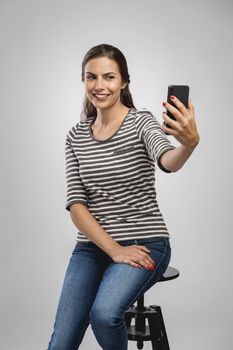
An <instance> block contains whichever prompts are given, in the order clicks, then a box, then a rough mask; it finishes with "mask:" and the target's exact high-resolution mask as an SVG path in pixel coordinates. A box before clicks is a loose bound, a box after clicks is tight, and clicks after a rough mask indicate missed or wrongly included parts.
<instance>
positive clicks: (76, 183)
mask: <svg viewBox="0 0 233 350" xmlns="http://www.w3.org/2000/svg"><path fill="white" fill-rule="evenodd" d="M65 160H66V183H67V200H66V206H65V209H66V210H68V211H70V205H71V204H74V203H82V204H85V205H86V206H88V204H87V203H88V200H87V193H86V189H85V187H84V186H83V183H82V180H81V178H80V174H79V162H78V159H77V157H76V156H75V154H74V151H73V148H72V145H71V140H70V137H69V135H68V134H67V136H66V142H65Z"/></svg>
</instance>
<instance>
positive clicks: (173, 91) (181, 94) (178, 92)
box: [164, 85, 189, 135]
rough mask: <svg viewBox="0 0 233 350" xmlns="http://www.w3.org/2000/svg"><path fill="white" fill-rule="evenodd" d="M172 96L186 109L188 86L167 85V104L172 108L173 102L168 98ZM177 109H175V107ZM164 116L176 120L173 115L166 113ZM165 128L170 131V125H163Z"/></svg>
mask: <svg viewBox="0 0 233 350" xmlns="http://www.w3.org/2000/svg"><path fill="white" fill-rule="evenodd" d="M171 95H173V96H175V97H177V98H178V99H179V100H180V101H181V102H182V103H183V104H184V105H185V107H186V108H188V101H189V86H188V85H169V86H168V90H167V102H168V103H170V104H171V105H172V106H174V107H176V106H175V104H174V103H173V101H172V100H171V98H170V96H171ZM176 108H177V107H176ZM166 114H167V115H168V116H169V117H170V118H171V119H173V120H176V118H175V117H174V115H173V114H172V113H171V112H169V111H168V110H167V111H166ZM164 124H165V126H167V127H168V128H170V129H172V128H171V126H170V125H168V124H166V123H164ZM165 134H167V135H170V134H169V133H167V132H165Z"/></svg>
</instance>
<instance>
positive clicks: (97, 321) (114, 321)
mask: <svg viewBox="0 0 233 350" xmlns="http://www.w3.org/2000/svg"><path fill="white" fill-rule="evenodd" d="M90 320H91V326H92V327H93V328H111V327H115V326H117V325H119V324H120V323H121V322H122V320H123V318H122V315H120V314H119V311H118V312H117V310H114V309H108V308H106V307H104V306H100V307H93V308H92V309H91V312H90Z"/></svg>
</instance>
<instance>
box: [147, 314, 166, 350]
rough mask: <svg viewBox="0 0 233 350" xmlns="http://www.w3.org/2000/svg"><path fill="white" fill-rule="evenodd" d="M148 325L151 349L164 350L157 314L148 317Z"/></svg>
mask: <svg viewBox="0 0 233 350" xmlns="http://www.w3.org/2000/svg"><path fill="white" fill-rule="evenodd" d="M148 323H149V329H150V336H151V344H152V349H153V350H165V348H164V347H163V344H162V337H161V332H160V323H159V318H158V314H157V313H156V314H151V315H148Z"/></svg>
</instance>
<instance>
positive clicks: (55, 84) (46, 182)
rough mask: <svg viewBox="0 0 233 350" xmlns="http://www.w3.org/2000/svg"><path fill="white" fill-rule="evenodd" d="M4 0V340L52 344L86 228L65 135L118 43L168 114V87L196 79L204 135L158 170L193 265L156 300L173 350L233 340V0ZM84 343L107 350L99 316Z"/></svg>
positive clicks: (152, 106)
mask: <svg viewBox="0 0 233 350" xmlns="http://www.w3.org/2000/svg"><path fill="white" fill-rule="evenodd" d="M0 6H1V8H0V37H1V55H0V57H1V65H0V70H1V72H0V76H1V78H0V81H1V91H0V108H1V242H0V249H1V254H0V259H1V264H0V271H1V298H0V303H1V312H0V318H1V319H0V332H1V334H0V348H1V349H4V350H32V349H33V350H46V349H47V346H48V342H49V340H50V336H51V333H52V330H53V322H54V318H55V312H56V308H57V303H58V298H59V295H60V291H61V286H62V282H63V279H64V274H65V270H66V267H67V264H68V260H69V258H70V256H71V251H72V249H73V247H74V245H75V243H76V234H77V229H76V228H75V226H74V225H73V223H72V221H71V218H70V215H69V213H68V211H66V210H65V202H66V180H65V136H66V133H67V131H68V129H69V128H70V127H71V126H73V125H74V124H76V122H77V121H79V119H80V112H81V108H82V101H83V96H84V87H83V83H82V82H81V62H82V59H83V56H84V55H85V53H86V52H87V50H89V49H90V48H91V47H92V46H95V45H97V44H101V43H108V44H111V45H114V46H117V47H118V48H119V49H120V50H122V52H123V53H124V55H125V56H126V58H127V62H128V67H129V72H130V77H131V83H130V89H131V92H132V95H133V99H134V102H135V105H136V107H137V108H138V109H139V108H148V109H149V110H150V111H151V112H152V113H153V114H154V115H155V116H156V117H157V119H158V120H159V122H160V123H162V122H163V119H162V111H163V110H164V108H163V107H162V102H163V101H164V100H165V99H166V94H167V86H168V85H170V84H188V85H189V86H190V98H191V99H192V102H193V104H194V107H195V116H196V122H197V127H198V130H199V134H200V143H199V145H198V147H197V148H196V149H195V151H194V152H193V154H192V156H191V157H190V159H189V160H188V161H187V163H186V164H185V165H184V166H183V168H182V169H181V170H179V171H178V172H176V173H173V174H166V173H164V172H162V171H161V170H160V169H158V168H157V169H156V188H157V195H158V202H159V204H160V208H161V211H162V213H163V216H164V219H165V221H166V224H167V227H168V229H169V232H170V237H171V245H172V259H171V265H172V266H174V267H176V268H178V269H179V270H180V277H179V278H178V279H176V280H174V281H170V282H167V283H160V284H159V283H158V284H156V285H154V286H153V287H152V288H151V289H150V290H149V291H148V292H147V293H146V295H145V304H146V305H150V304H158V305H160V306H161V307H162V311H163V315H164V319H165V323H166V329H167V333H168V337H169V342H170V347H171V350H187V349H188V350H194V349H203V350H217V349H223V350H231V349H232V348H233V340H232V324H233V317H232V311H233V310H232V308H233V307H232V306H233V303H232V295H233V290H232V289H233V288H232V263H233V257H232V243H233V238H232V236H233V231H232V176H233V174H232V159H233V157H232V156H233V154H232V153H233V148H232V127H233V122H232V99H233V97H232V75H233V70H232V62H233V54H232V51H233V50H232V33H233V18H232V17H233V16H232V15H233V3H232V1H230V0H229V1H227V0H221V1H220V0H219V1H203V0H202V1H200V0H198V1H197V0H195V1H187V0H173V1H166V0H163V1H156V0H146V1H138V0H118V1H113V0H103V1H102V0H100V1H92V0H90V1H87V2H84V1H82V2H81V1H78V0H77V1H74V0H73V1H70V0H66V1H65V0H63V1H62V0H46V1H45V0H40V1H29V0H21V1H20V0H1V3H0ZM169 139H170V140H171V141H172V143H173V144H174V145H178V142H177V141H176V140H175V139H174V137H172V136H169ZM87 292H88V291H87ZM80 349H81V350H90V349H91V350H98V349H100V347H99V345H98V343H97V341H96V339H95V337H94V335H93V332H92V330H91V327H88V329H87V331H86V334H85V336H84V339H83V342H82V344H81V346H80ZM131 349H136V343H135V342H132V341H130V342H129V350H131ZM144 349H145V350H148V349H151V345H150V344H149V343H145V345H144ZM61 350H62V349H61Z"/></svg>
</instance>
